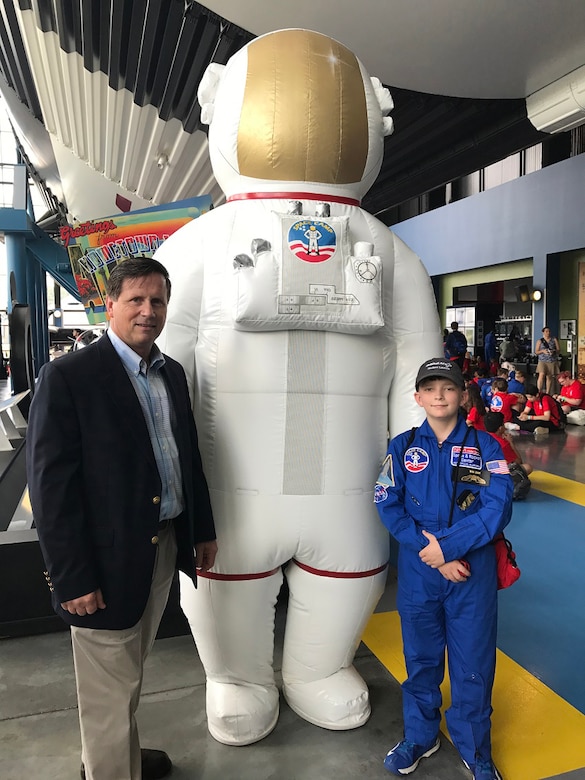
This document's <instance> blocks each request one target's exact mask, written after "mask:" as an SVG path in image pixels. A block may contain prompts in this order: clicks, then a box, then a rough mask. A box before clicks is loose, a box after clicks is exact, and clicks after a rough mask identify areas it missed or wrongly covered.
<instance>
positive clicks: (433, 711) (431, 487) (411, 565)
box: [375, 358, 512, 780]
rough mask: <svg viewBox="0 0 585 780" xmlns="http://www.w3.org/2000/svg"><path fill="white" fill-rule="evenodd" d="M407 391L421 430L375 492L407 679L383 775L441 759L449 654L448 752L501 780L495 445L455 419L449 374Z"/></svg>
mask: <svg viewBox="0 0 585 780" xmlns="http://www.w3.org/2000/svg"><path fill="white" fill-rule="evenodd" d="M415 386H416V392H415V394H414V398H415V401H416V403H417V404H418V405H419V406H421V407H422V408H423V409H424V411H425V413H426V420H425V422H423V424H422V425H421V426H420V428H418V429H415V430H414V431H406V432H405V433H402V434H400V435H398V436H397V437H396V438H394V439H393V440H392V441H391V442H390V446H389V449H388V455H387V457H386V461H385V462H384V467H383V470H382V474H381V475H380V477H379V478H378V483H377V484H376V488H375V501H376V504H377V508H378V511H379V513H380V518H381V519H382V522H383V523H384V525H385V526H386V527H387V528H388V530H389V531H390V532H391V534H392V535H393V536H394V537H395V538H396V539H397V541H398V542H399V543H400V553H399V558H398V597H397V604H398V611H399V613H400V619H401V624H402V639H403V645H404V655H405V659H406V668H407V672H408V678H407V680H406V682H404V684H403V686H402V691H403V697H402V702H403V717H404V739H403V740H402V741H401V742H399V743H398V744H397V745H396V746H395V747H394V748H392V750H390V751H389V753H388V755H387V756H386V758H385V760H384V766H385V767H386V769H387V770H388V771H389V772H391V773H392V774H395V775H399V776H400V775H405V774H410V773H411V772H413V771H414V770H415V769H416V767H417V765H418V763H419V761H420V760H421V758H424V757H426V756H430V755H432V754H433V753H434V752H435V751H436V750H438V749H439V746H440V742H439V724H440V720H441V714H440V706H441V692H440V688H439V686H440V685H441V682H442V680H443V676H444V668H445V647H447V648H448V651H449V653H448V655H449V673H450V677H451V691H452V705H451V707H450V708H449V710H448V711H447V713H446V718H447V725H448V727H449V732H450V734H451V738H452V740H453V743H454V744H455V746H456V747H457V749H458V750H459V753H460V754H461V757H462V758H463V761H464V762H465V764H466V765H467V766H468V767H469V768H470V769H471V771H472V772H473V776H474V778H475V780H501V776H500V774H499V772H498V770H497V769H496V767H495V766H494V764H493V762H492V757H491V739H490V727H491V723H490V715H491V711H492V708H491V691H492V685H493V679H494V671H495V657H496V622H497V581H496V556H495V551H494V547H493V545H492V544H491V542H492V539H493V538H494V536H496V534H498V533H499V532H500V531H501V530H502V529H503V528H504V527H505V526H506V525H507V523H508V522H509V520H510V512H511V506H512V480H511V479H510V476H509V471H508V466H507V464H506V461H505V459H504V456H503V453H502V449H501V447H500V446H499V444H497V442H496V441H495V440H494V439H493V438H492V437H491V436H490V435H489V434H488V433H485V432H484V431H477V430H475V429H474V428H469V427H468V426H467V425H466V424H465V419H464V417H462V416H461V415H460V413H459V407H460V405H461V403H462V399H463V397H464V393H465V390H464V381H463V376H462V374H461V371H460V369H459V367H458V366H457V364H456V363H454V362H453V361H448V360H445V359H444V358H433V359H431V360H427V361H426V362H425V363H423V365H422V366H421V367H420V369H419V372H418V375H417V378H416V385H415Z"/></svg>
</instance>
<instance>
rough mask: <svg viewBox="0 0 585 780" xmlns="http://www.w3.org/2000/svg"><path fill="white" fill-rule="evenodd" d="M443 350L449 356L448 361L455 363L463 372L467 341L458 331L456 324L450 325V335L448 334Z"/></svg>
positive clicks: (457, 324)
mask: <svg viewBox="0 0 585 780" xmlns="http://www.w3.org/2000/svg"><path fill="white" fill-rule="evenodd" d="M445 349H446V351H447V353H448V354H449V360H451V361H453V362H454V363H457V365H458V366H459V368H460V369H462V370H463V361H464V359H465V353H466V352H467V339H466V338H465V335H464V334H463V333H461V331H460V330H459V323H458V322H452V323H451V333H449V335H448V336H447V340H446V341H445Z"/></svg>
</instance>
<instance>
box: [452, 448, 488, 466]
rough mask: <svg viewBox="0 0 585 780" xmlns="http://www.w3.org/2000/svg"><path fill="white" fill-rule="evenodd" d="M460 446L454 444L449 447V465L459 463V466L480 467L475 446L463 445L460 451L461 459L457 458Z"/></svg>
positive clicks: (478, 455)
mask: <svg viewBox="0 0 585 780" xmlns="http://www.w3.org/2000/svg"><path fill="white" fill-rule="evenodd" d="M460 452H461V447H460V446H459V445H456V446H454V447H451V465H452V466H456V465H457V463H459V465H460V466H462V467H463V468H467V469H481V466H482V462H481V455H480V454H479V450H478V449H477V447H463V452H461V460H459V453H460Z"/></svg>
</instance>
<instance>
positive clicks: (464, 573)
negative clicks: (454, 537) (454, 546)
mask: <svg viewBox="0 0 585 780" xmlns="http://www.w3.org/2000/svg"><path fill="white" fill-rule="evenodd" d="M439 571H440V572H441V574H442V575H443V577H444V578H445V579H446V580H449V581H450V582H465V581H466V580H467V578H468V577H469V576H470V575H471V571H470V570H469V569H468V568H467V567H466V566H465V564H464V563H462V562H461V561H448V562H447V563H444V564H443V565H442V566H439Z"/></svg>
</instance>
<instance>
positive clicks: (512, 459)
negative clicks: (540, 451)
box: [484, 412, 532, 474]
mask: <svg viewBox="0 0 585 780" xmlns="http://www.w3.org/2000/svg"><path fill="white" fill-rule="evenodd" d="M484 425H485V429H486V431H487V432H488V433H490V434H491V435H492V436H493V437H494V439H495V440H496V441H497V442H498V444H499V445H500V447H501V448H502V452H503V453H504V458H505V459H506V463H519V464H520V465H521V466H522V468H523V469H524V471H525V472H526V473H527V474H530V473H531V471H532V466H531V465H530V463H522V456H521V455H520V453H519V452H518V450H517V449H516V447H514V444H513V443H512V439H511V437H510V434H509V433H507V432H506V428H505V427H504V415H503V414H502V413H501V412H487V414H486V415H485V417H484Z"/></svg>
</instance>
